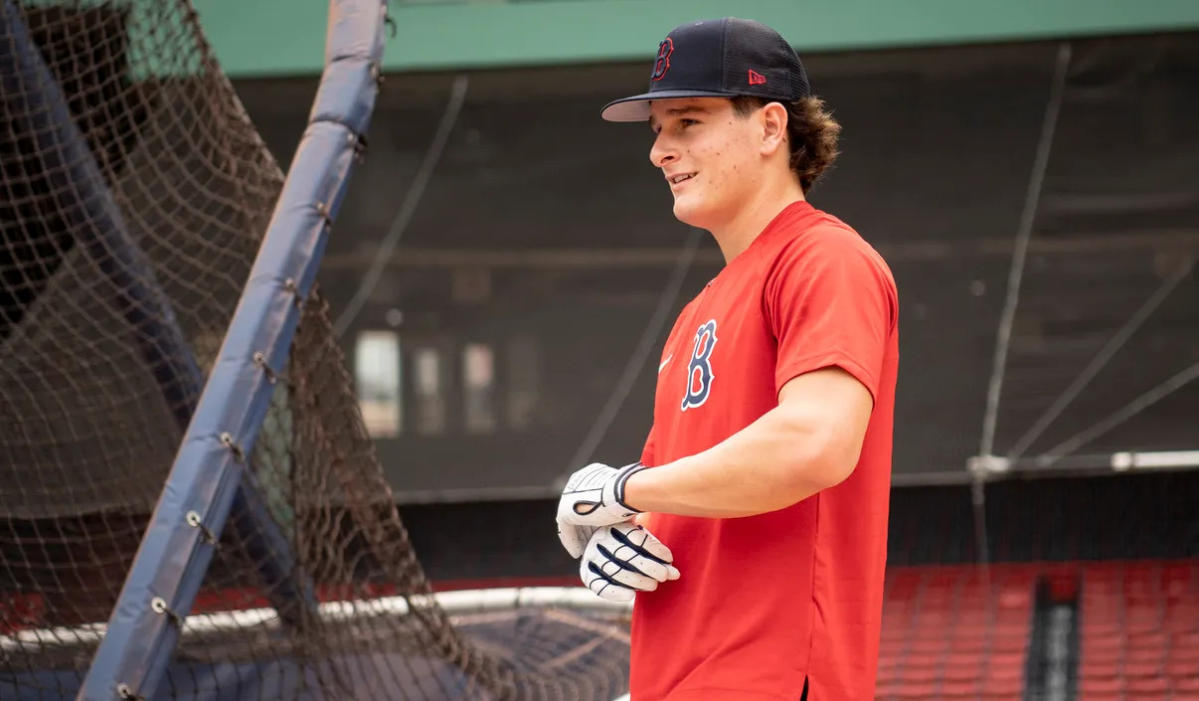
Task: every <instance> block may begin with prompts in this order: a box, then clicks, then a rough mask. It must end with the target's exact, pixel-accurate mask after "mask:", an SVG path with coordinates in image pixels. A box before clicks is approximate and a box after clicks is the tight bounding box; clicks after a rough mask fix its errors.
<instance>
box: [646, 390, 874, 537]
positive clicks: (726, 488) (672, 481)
mask: <svg viewBox="0 0 1199 701" xmlns="http://www.w3.org/2000/svg"><path fill="white" fill-rule="evenodd" d="M873 403H874V402H873V398H872V397H871V396H870V392H869V390H867V389H866V387H865V386H864V385H863V384H862V383H861V382H859V381H858V380H857V379H856V378H854V377H853V376H852V375H850V374H849V373H847V372H845V371H844V370H842V369H840V368H835V367H830V368H824V369H821V370H816V371H814V372H809V373H805V374H803V375H800V376H798V377H795V378H793V379H791V380H790V381H788V382H787V383H786V384H785V385H783V388H782V390H781V391H780V392H779V405H778V406H777V407H775V408H774V409H771V410H770V411H768V412H766V413H765V414H763V415H762V417H761V418H759V419H758V420H757V421H754V422H753V423H752V424H750V425H749V426H746V427H745V428H743V429H741V430H740V431H738V432H737V433H735V434H733V435H732V436H729V437H728V438H727V439H725V440H724V441H722V442H720V443H718V444H717V445H715V446H713V447H711V448H709V449H708V450H705V451H703V452H702V453H697V454H695V455H692V456H689V457H686V458H682V459H680V460H676V461H675V462H672V463H667V464H665V465H662V466H659V467H656V468H654V469H652V470H642V471H640V472H637V473H636V474H634V475H632V476H631V477H630V478H629V479H628V481H627V482H626V483H625V485H624V501H625V503H626V504H628V505H629V506H630V507H632V508H634V509H637V510H640V511H654V512H659V513H669V514H676V515H680V516H702V517H708V518H735V517H738V516H753V515H755V514H760V513H765V512H768V511H774V510H776V509H781V508H784V507H787V506H790V505H792V504H794V503H796V502H798V501H801V500H803V499H806V498H808V497H810V496H812V495H813V494H815V493H816V492H819V491H820V490H822V489H826V488H828V487H831V486H833V485H836V484H838V483H840V482H841V481H842V480H844V479H845V478H847V477H849V475H850V473H852V472H853V469H854V466H855V465H857V462H858V456H859V455H860V454H861V451H862V440H863V438H864V437H865V435H866V426H867V424H868V423H869V421H870V413H871V411H872V409H873Z"/></svg>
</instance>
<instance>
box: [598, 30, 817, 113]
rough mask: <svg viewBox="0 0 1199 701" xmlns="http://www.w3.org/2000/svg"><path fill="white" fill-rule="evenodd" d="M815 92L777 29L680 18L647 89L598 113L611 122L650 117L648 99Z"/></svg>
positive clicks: (790, 96) (790, 98) (785, 96)
mask: <svg viewBox="0 0 1199 701" xmlns="http://www.w3.org/2000/svg"><path fill="white" fill-rule="evenodd" d="M810 94H811V86H809V84H808V75H807V73H806V72H804V68H803V64H802V63H800V61H799V56H797V55H796V53H795V49H793V48H791V45H790V44H788V43H787V40H786V39H784V38H783V37H782V36H781V35H780V34H779V33H778V32H776V31H774V30H773V29H771V28H770V27H767V26H766V25H764V24H762V23H761V22H755V21H753V20H748V19H738V18H736V17H725V18H723V19H707V20H700V21H698V22H689V23H687V24H681V25H679V26H677V27H675V28H674V29H672V30H671V31H670V33H669V34H667V35H666V38H665V39H663V40H662V43H661V44H659V45H658V56H657V58H656V59H655V60H654V68H653V71H652V72H651V73H650V77H649V90H648V91H647V92H643V93H641V94H640V95H633V96H631V97H622V98H621V99H619V100H613V101H612V102H609V103H608V104H607V105H605V106H604V110H603V112H601V113H600V116H602V117H603V118H604V119H606V120H608V121H609V122H640V121H644V120H647V119H649V103H650V100H667V99H671V98H676V97H736V96H738V95H752V96H755V97H761V98H765V99H767V100H772V101H776V100H777V101H778V102H794V101H795V100H799V99H801V98H804V97H807V96H809V95H810Z"/></svg>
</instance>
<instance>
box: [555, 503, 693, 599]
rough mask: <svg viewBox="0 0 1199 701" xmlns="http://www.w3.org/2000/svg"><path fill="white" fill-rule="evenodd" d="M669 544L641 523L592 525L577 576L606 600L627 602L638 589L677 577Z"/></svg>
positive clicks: (645, 589)
mask: <svg viewBox="0 0 1199 701" xmlns="http://www.w3.org/2000/svg"><path fill="white" fill-rule="evenodd" d="M673 561H674V556H673V555H671V553H670V548H668V547H666V546H665V545H663V544H662V543H661V542H660V541H659V540H658V539H657V538H655V537H654V536H653V535H652V534H650V532H649V531H647V530H645V528H644V527H642V526H634V525H632V524H629V523H621V524H617V525H615V526H600V527H598V528H596V529H595V533H594V534H592V536H591V540H590V541H589V542H588V543H587V548H586V550H585V552H584V553H583V559H582V561H581V562H580V563H579V576H580V577H581V578H582V579H583V584H585V585H586V586H587V588H588V589H590V590H591V591H593V592H595V594H596V595H597V596H599V597H600V598H602V599H607V600H608V601H616V602H621V603H623V602H628V601H632V600H633V595H634V594H636V593H637V592H639V591H654V590H655V589H657V588H658V584H660V583H662V582H667V581H670V580H673V579H678V578H679V571H678V570H677V569H676V568H675V566H674V565H673V564H671V563H672V562H673Z"/></svg>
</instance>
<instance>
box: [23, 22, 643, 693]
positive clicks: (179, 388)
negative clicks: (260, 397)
mask: <svg viewBox="0 0 1199 701" xmlns="http://www.w3.org/2000/svg"><path fill="white" fill-rule="evenodd" d="M3 8H4V14H3V17H4V23H3V25H0V54H3V56H4V57H5V61H4V63H3V64H2V68H3V71H4V72H5V73H4V84H3V86H4V91H3V95H2V98H0V110H2V112H0V168H2V173H0V426H3V430H2V432H0V556H2V557H0V562H2V564H0V696H5V697H8V696H9V695H10V694H12V695H15V696H16V697H18V698H59V697H63V696H70V695H73V694H74V693H75V692H76V690H77V689H78V688H79V685H80V684H81V682H82V679H83V677H84V675H85V674H86V671H87V667H88V665H89V663H90V660H91V656H92V654H93V653H94V651H95V649H96V645H97V643H98V640H99V637H100V635H101V634H102V629H101V628H99V627H97V626H95V625H93V624H98V623H103V622H104V621H106V620H107V619H108V616H109V613H110V611H111V609H112V606H113V603H114V602H115V600H116V598H117V595H118V593H119V591H120V588H121V585H122V583H123V581H124V577H125V574H126V572H128V570H129V567H130V564H131V562H132V560H133V557H134V554H135V552H136V549H137V544H138V542H139V539H140V536H141V533H142V531H143V529H144V528H145V524H146V519H147V517H148V514H149V512H150V510H151V509H152V508H153V505H154V503H155V501H156V499H157V497H158V495H159V492H160V491H161V489H162V485H163V482H164V479H165V477H166V475H167V472H168V470H169V469H170V465H171V461H172V458H173V457H174V453H175V451H176V450H177V448H178V443H179V441H180V438H181V436H182V426H183V424H185V422H186V418H187V416H188V414H189V413H190V410H191V408H192V407H193V406H194V402H195V401H196V399H197V397H198V391H199V389H200V386H199V384H198V382H197V378H198V375H197V374H196V373H195V372H194V368H198V369H199V370H200V371H201V372H207V371H208V370H209V369H210V366H211V363H212V361H213V358H214V356H215V353H216V351H217V348H218V346H219V344H220V341H221V338H222V336H223V333H224V330H225V328H226V326H227V325H228V323H229V320H230V317H231V315H232V312H233V309H234V307H235V305H236V303H237V300H238V297H239V294H240V291H241V289H242V287H243V285H244V282H245V279H246V276H247V273H248V272H249V269H250V265H251V263H252V261H253V258H254V254H255V251H256V250H257V247H258V244H259V240H260V237H261V235H262V232H263V231H264V230H265V228H266V224H267V221H268V218H269V216H270V213H271V209H272V206H273V204H274V200H275V198H276V196H277V194H278V192H279V190H280V187H281V185H282V181H283V178H282V173H281V172H280V171H279V168H278V166H277V164H276V163H275V161H274V160H273V158H272V157H271V156H270V154H269V153H268V152H267V150H266V148H265V147H264V146H263V144H262V142H261V141H260V140H259V138H258V135H257V133H256V132H255V130H254V128H253V126H252V125H251V124H250V122H249V120H248V119H247V117H246V115H245V114H244V112H243V110H242V108H241V106H240V103H239V102H238V100H237V98H236V96H235V94H234V92H233V90H232V89H231V87H230V85H229V84H228V82H227V80H226V79H225V78H224V76H223V75H222V74H221V72H220V70H219V67H218V66H217V65H216V63H215V61H214V60H213V58H212V56H211V55H210V53H209V51H208V48H207V46H206V45H205V43H204V39H203V37H202V35H201V33H200V31H199V28H198V25H197V20H196V17H195V14H194V12H193V11H192V9H191V7H190V6H189V5H188V4H187V3H186V2H182V1H180V2H160V1H158V0H146V1H144V2H141V1H138V2H103V3H102V2H78V3H75V4H69V5H68V4H62V5H58V4H56V5H50V4H48V3H44V2H34V1H32V0H30V1H29V2H27V3H24V4H22V5H20V6H16V5H13V4H12V3H11V1H10V0H4V4H3ZM40 65H44V66H45V68H47V69H48V72H47V71H45V70H43V71H42V74H41V76H40V77H39V76H38V74H37V72H36V71H33V70H32V69H30V66H40ZM56 100H57V101H58V103H61V102H63V101H64V100H65V103H66V105H67V107H68V108H69V117H66V118H65V119H63V118H62V117H63V115H61V114H59V115H56V114H55V110H54V105H55V103H56ZM276 386H277V390H276V392H275V395H274V399H273V403H272V408H271V411H270V413H269V415H268V417H267V420H266V422H265V424H264V426H263V429H262V431H261V433H260V434H259V439H258V441H257V444H256V446H255V450H254V453H253V455H252V456H251V459H250V461H249V470H248V471H249V473H250V474H251V475H252V480H253V482H254V483H255V484H256V485H257V489H258V492H259V493H260V494H261V495H262V496H263V501H264V502H265V504H266V509H267V511H269V515H270V520H271V521H272V522H273V524H274V526H276V527H278V528H279V529H280V530H281V531H282V532H283V533H284V534H285V536H286V540H287V542H288V545H289V547H290V548H291V549H292V550H293V552H294V555H295V558H296V560H297V562H298V567H297V570H296V571H295V572H293V573H292V580H293V581H292V582H289V583H288V584H295V583H296V582H299V581H301V580H304V581H311V582H312V584H313V585H314V586H315V588H316V591H317V593H318V597H319V598H320V599H321V601H322V602H324V603H322V605H321V607H320V608H319V610H315V611H314V610H309V609H302V611H301V615H300V620H299V621H298V623H294V624H292V623H284V622H283V621H282V620H281V617H280V616H279V615H278V614H277V613H276V612H275V609H274V608H272V607H271V602H272V601H277V599H278V597H276V596H273V595H274V594H275V593H277V592H273V591H271V590H270V589H271V588H270V586H269V585H268V584H267V583H266V581H265V580H264V579H263V577H262V575H261V574H260V569H261V564H262V562H261V561H262V559H263V558H264V557H269V553H268V554H264V553H260V552H257V551H255V550H254V549H253V548H250V547H248V546H247V543H246V542H245V535H246V534H247V533H251V535H252V529H253V528H255V527H256V526H255V524H254V523H248V522H241V523H238V522H237V521H238V519H239V518H241V517H240V516H239V515H238V514H236V513H235V514H234V515H233V516H232V517H231V521H230V523H229V524H228V526H227V527H226V529H225V530H224V534H223V536H222V538H221V543H220V546H219V547H218V549H217V551H216V556H215V558H214V560H213V564H212V566H211V568H210V570H209V572H208V574H207V577H206V579H205V587H204V590H203V591H202V592H201V595H200V597H199V599H198V600H197V602H196V607H195V611H197V614H196V615H194V616H192V617H191V618H190V619H189V620H188V622H187V625H186V627H185V629H184V634H183V636H182V639H181V643H180V645H179V647H178V648H177V650H176V652H175V655H174V657H173V658H172V663H171V666H170V668H169V670H168V673H167V676H166V680H165V681H164V682H163V684H162V685H161V686H160V688H159V690H158V696H163V697H173V698H183V697H188V698H193V697H197V696H199V697H216V698H255V697H261V698H280V697H296V696H304V697H307V698H311V697H314V696H325V695H330V696H332V695H336V696H339V697H350V698H369V697H377V698H414V699H426V698H428V699H434V698H450V697H452V698H463V697H472V698H517V697H519V698H546V699H565V698H611V697H612V696H614V695H615V694H617V693H620V691H622V687H623V686H624V684H625V677H624V675H625V670H626V667H627V644H626V643H627V640H626V639H624V638H623V637H622V636H623V630H624V625H625V621H624V620H623V615H622V614H621V613H620V612H617V613H595V612H591V613H586V612H579V611H565V610H562V611H555V610H554V609H549V608H539V607H520V606H518V607H511V608H509V609H506V610H504V611H502V612H495V611H489V612H479V613H474V614H471V613H469V612H460V613H459V614H456V615H458V616H460V617H461V618H460V619H459V620H458V622H459V623H460V624H461V629H459V628H456V627H455V626H454V625H453V621H451V619H450V617H449V616H448V615H447V614H446V612H445V611H444V610H443V609H442V608H440V607H439V606H438V605H437V604H436V603H435V602H434V601H433V600H432V599H431V598H430V597H429V596H428V595H429V592H430V587H429V584H428V582H427V580H426V578H425V576H424V574H423V573H422V570H421V567H420V564H419V562H418V561H417V559H416V556H415V554H414V552H413V550H412V547H411V546H410V544H409V541H408V539H407V535H406V533H405V530H404V527H403V525H402V523H401V520H400V517H399V514H398V512H397V510H396V508H395V505H394V502H393V500H392V498H391V494H390V491H389V489H388V485H387V483H386V482H385V480H384V479H383V476H382V472H381V470H380V467H379V464H378V461H377V459H376V457H375V453H374V450H373V447H372V444H371V442H370V439H369V438H368V436H367V434H366V431H365V430H364V428H363V425H362V421H361V418H360V414H359V411H358V408H357V404H356V402H355V398H354V396H353V393H352V390H351V385H350V379H349V377H348V375H347V373H346V372H345V370H344V363H343V358H342V355H341V352H340V350H339V348H338V346H337V345H336V342H335V340H334V337H333V334H332V332H331V328H330V324H329V318H328V313H327V309H326V307H325V305H324V303H323V302H322V301H321V300H320V298H319V295H316V294H314V295H313V296H312V297H311V298H310V299H309V301H308V303H307V305H306V307H305V309H304V314H303V318H302V321H301V324H300V327H299V331H298V333H297V337H296V341H295V344H294V346H293V349H292V353H291V359H290V362H289V365H288V367H287V368H286V369H284V370H283V371H282V372H281V374H280V376H279V378H278V382H277V385H276ZM379 597H387V598H382V599H381V598H379ZM585 670H589V671H585Z"/></svg>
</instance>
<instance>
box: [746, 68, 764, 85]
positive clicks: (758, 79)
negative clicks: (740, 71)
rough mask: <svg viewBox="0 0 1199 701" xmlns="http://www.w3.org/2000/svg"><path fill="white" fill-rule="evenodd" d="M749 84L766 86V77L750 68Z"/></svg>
mask: <svg viewBox="0 0 1199 701" xmlns="http://www.w3.org/2000/svg"><path fill="white" fill-rule="evenodd" d="M749 84H750V85H765V84H766V76H764V75H762V74H761V73H759V72H757V71H755V70H754V69H752V68H751V69H749Z"/></svg>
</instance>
